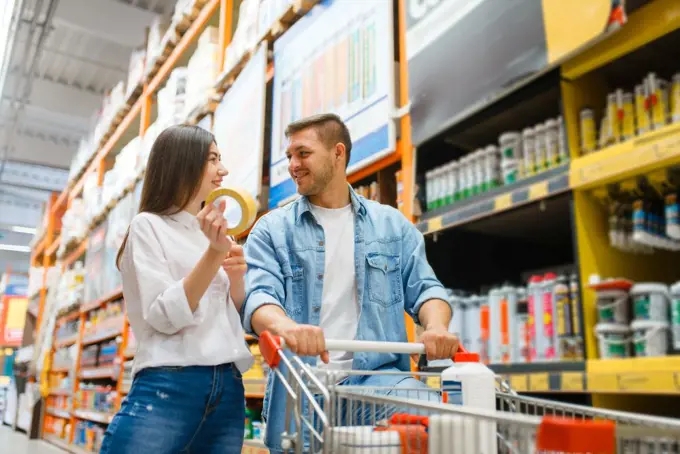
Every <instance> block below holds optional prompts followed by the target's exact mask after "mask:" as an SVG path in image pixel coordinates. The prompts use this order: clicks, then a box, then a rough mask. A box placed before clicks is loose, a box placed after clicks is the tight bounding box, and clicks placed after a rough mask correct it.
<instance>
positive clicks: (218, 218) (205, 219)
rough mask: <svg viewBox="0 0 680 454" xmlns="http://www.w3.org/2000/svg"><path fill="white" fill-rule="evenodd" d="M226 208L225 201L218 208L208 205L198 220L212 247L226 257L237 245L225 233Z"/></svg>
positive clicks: (199, 214) (197, 217)
mask: <svg viewBox="0 0 680 454" xmlns="http://www.w3.org/2000/svg"><path fill="white" fill-rule="evenodd" d="M225 207H226V202H225V201H224V200H223V201H221V202H220V203H219V205H218V206H215V205H214V204H212V203H206V204H205V206H204V207H203V209H202V210H201V211H200V212H199V213H198V215H197V216H196V219H197V220H198V223H199V225H200V226H201V231H202V232H203V234H204V235H205V236H206V237H207V238H208V240H209V241H210V247H211V248H212V249H213V250H215V251H217V252H219V253H221V254H223V255H225V256H226V255H228V254H229V251H230V250H231V248H232V247H233V245H234V244H235V243H234V241H233V240H232V239H231V238H229V237H228V236H227V235H226V233H225V232H226V231H227V220H226V219H225V218H224V209H225Z"/></svg>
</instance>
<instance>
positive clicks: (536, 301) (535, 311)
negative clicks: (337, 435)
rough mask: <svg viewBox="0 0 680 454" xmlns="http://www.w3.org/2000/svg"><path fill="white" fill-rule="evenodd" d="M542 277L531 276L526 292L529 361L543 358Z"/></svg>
mask: <svg viewBox="0 0 680 454" xmlns="http://www.w3.org/2000/svg"><path fill="white" fill-rule="evenodd" d="M542 282H543V278H542V277H541V276H531V278H530V279H529V289H528V292H527V300H528V306H529V307H528V313H529V342H530V361H532V362H533V361H543V360H545V354H544V353H545V335H544V333H543V329H542V328H543V324H542V321H543V289H542V285H541V284H542Z"/></svg>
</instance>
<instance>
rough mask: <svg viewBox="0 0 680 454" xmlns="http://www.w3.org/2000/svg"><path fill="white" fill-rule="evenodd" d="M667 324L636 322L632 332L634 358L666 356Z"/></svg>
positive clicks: (646, 321)
mask: <svg viewBox="0 0 680 454" xmlns="http://www.w3.org/2000/svg"><path fill="white" fill-rule="evenodd" d="M668 326H669V325H668V323H664V322H655V321H651V320H636V321H634V322H633V323H632V324H631V325H630V327H631V329H632V330H633V345H634V347H635V356H666V354H668Z"/></svg>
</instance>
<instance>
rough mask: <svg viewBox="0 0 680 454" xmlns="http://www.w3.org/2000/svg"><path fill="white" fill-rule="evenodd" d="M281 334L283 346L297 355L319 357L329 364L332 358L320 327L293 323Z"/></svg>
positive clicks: (281, 331)
mask: <svg viewBox="0 0 680 454" xmlns="http://www.w3.org/2000/svg"><path fill="white" fill-rule="evenodd" d="M279 332H280V333H281V337H282V339H283V342H282V344H285V346H286V348H288V349H289V350H290V351H292V352H293V353H295V354H296V355H298V356H319V357H321V361H323V362H324V363H326V364H328V361H329V360H330V358H329V356H328V351H327V350H326V338H325V337H324V335H323V330H322V329H321V328H319V327H318V326H313V325H298V324H297V323H293V324H291V325H290V326H288V327H286V329H283V330H279Z"/></svg>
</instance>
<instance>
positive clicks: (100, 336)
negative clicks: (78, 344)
mask: <svg viewBox="0 0 680 454" xmlns="http://www.w3.org/2000/svg"><path fill="white" fill-rule="evenodd" d="M124 323H125V316H124V315H120V316H117V317H115V320H110V321H109V320H107V321H106V324H107V325H110V326H107V327H105V328H99V329H97V330H95V331H93V332H91V333H86V334H84V335H83V341H82V344H83V346H86V345H92V344H96V343H99V342H103V341H106V340H109V339H115V338H116V337H118V336H120V335H122V334H123V324H124ZM116 325H118V326H116Z"/></svg>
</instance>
